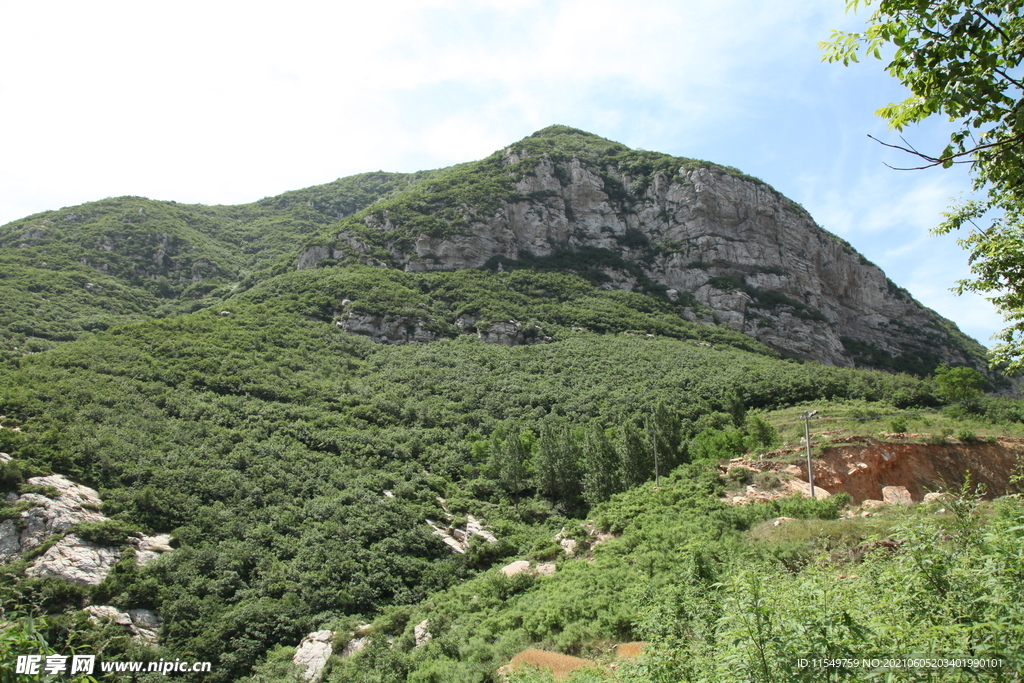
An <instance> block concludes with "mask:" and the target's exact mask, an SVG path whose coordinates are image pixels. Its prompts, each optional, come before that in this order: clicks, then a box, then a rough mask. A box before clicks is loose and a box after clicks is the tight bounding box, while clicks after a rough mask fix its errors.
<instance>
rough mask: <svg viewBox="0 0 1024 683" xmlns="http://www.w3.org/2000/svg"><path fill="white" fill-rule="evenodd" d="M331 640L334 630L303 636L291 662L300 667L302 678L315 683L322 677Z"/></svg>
mask: <svg viewBox="0 0 1024 683" xmlns="http://www.w3.org/2000/svg"><path fill="white" fill-rule="evenodd" d="M333 641H334V631H315V632H313V633H310V634H309V635H308V636H306V637H305V638H303V639H302V642H301V643H299V646H298V647H297V648H295V654H294V655H293V656H292V664H294V665H295V666H297V667H299V668H300V669H301V673H302V678H303V680H306V681H309V682H310V683H317V682H318V681H320V680H321V679H322V678H323V674H324V667H326V666H327V660H328V659H329V658H330V656H331V650H332V647H331V643H332V642H333Z"/></svg>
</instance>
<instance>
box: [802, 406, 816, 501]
mask: <svg viewBox="0 0 1024 683" xmlns="http://www.w3.org/2000/svg"><path fill="white" fill-rule="evenodd" d="M817 414H818V411H817V410H812V411H811V412H809V413H804V414H803V418H804V441H805V442H806V443H807V481H808V483H809V484H810V485H811V498H814V497H815V496H814V466H813V465H811V428H810V426H809V422H810V419H811V418H812V417H814V416H815V415H817Z"/></svg>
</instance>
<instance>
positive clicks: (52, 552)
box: [25, 534, 121, 586]
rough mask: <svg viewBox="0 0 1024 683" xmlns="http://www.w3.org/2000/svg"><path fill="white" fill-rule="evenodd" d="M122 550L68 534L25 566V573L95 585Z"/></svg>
mask: <svg viewBox="0 0 1024 683" xmlns="http://www.w3.org/2000/svg"><path fill="white" fill-rule="evenodd" d="M120 554H121V553H120V551H119V550H118V549H117V548H103V547H100V546H98V545H93V544H92V543H89V542H88V541H86V540H84V539H82V538H79V537H78V536H76V535H74V534H68V535H67V536H65V537H64V538H62V539H60V540H59V541H57V543H55V544H54V545H53V546H52V547H50V549H49V550H47V551H46V552H45V553H43V555H42V556H41V557H37V558H36V559H35V561H33V562H32V564H31V565H29V567H28V568H27V569H26V570H25V575H26V576H31V577H44V576H55V577H57V578H60V579H64V580H65V581H67V582H68V583H74V584H78V585H80V586H95V585H97V584H99V583H100V582H101V581H103V579H105V578H106V577H107V574H108V573H109V572H110V570H111V568H113V566H114V565H115V564H116V563H117V560H118V558H119V557H120Z"/></svg>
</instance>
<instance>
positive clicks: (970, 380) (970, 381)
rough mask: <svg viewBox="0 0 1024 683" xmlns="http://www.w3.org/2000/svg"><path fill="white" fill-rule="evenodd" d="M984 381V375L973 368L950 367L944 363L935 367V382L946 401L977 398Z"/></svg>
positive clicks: (958, 401) (956, 401) (957, 401)
mask: <svg viewBox="0 0 1024 683" xmlns="http://www.w3.org/2000/svg"><path fill="white" fill-rule="evenodd" d="M984 383H985V377H984V376H982V374H981V373H980V372H978V371H977V370H975V369H974V368H968V367H963V366H961V367H956V368H951V367H949V366H948V365H946V364H945V363H943V364H942V365H940V366H939V367H937V368H935V384H936V385H938V387H939V393H940V394H941V395H942V396H943V398H945V399H946V400H947V401H952V402H954V403H961V402H963V401H970V400H971V399H974V398H977V397H978V396H979V395H980V394H981V387H982V385H983V384H984Z"/></svg>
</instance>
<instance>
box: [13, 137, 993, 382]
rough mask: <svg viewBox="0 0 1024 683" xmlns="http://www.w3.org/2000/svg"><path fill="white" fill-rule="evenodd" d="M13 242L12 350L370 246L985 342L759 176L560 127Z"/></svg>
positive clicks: (857, 362)
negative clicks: (480, 148) (438, 161)
mask: <svg viewBox="0 0 1024 683" xmlns="http://www.w3.org/2000/svg"><path fill="white" fill-rule="evenodd" d="M0 258H2V259H3V261H2V263H3V265H4V268H3V269H2V272H3V273H4V274H3V277H4V279H5V280H6V284H5V289H7V290H8V291H11V292H16V293H17V294H16V295H14V296H9V297H7V298H6V300H5V303H4V305H3V308H2V309H0V330H3V332H2V333H0V351H2V353H3V354H4V355H5V356H6V357H16V356H18V355H20V354H21V353H24V352H26V351H27V352H32V351H35V350H41V349H44V348H50V347H51V346H52V345H53V343H55V342H59V341H64V340H67V339H72V338H76V337H77V336H78V335H80V334H81V333H82V332H84V331H89V330H93V329H104V328H105V327H106V326H109V325H110V324H115V323H118V322H125V321H130V320H138V319H141V317H144V316H147V315H156V316H164V315H169V314H173V313H177V312H181V311H188V310H196V309H198V308H200V307H205V306H210V305H215V302H217V301H219V300H223V299H226V298H229V297H230V296H231V295H232V293H233V292H236V291H238V290H239V289H247V288H249V287H251V286H253V285H254V284H256V283H258V282H262V281H265V280H267V279H269V278H271V277H273V276H275V275H280V274H283V273H284V272H286V271H287V270H289V269H292V268H296V267H297V268H298V269H300V270H301V269H304V268H309V267H313V266H317V267H329V266H336V265H348V264H353V263H363V264H367V265H372V266H382V267H387V268H395V269H400V270H403V271H407V272H420V271H433V270H453V269H465V268H471V269H483V270H486V271H491V272H494V271H497V270H499V269H500V270H510V269H517V268H527V269H531V270H538V269H539V270H556V271H560V272H566V271H569V272H573V273H577V274H579V275H581V276H582V277H584V278H585V279H587V280H589V281H590V282H592V283H594V284H597V285H600V286H602V287H604V288H606V289H621V290H624V291H633V292H637V293H642V294H645V295H647V296H650V297H652V298H655V299H657V300H659V301H660V302H661V303H662V304H663V305H665V306H666V307H668V308H671V309H672V310H673V311H674V312H675V313H676V314H677V315H679V316H681V317H682V318H685V319H686V320H689V321H694V322H700V323H702V324H705V325H712V326H713V325H721V326H723V327H728V328H730V329H733V330H736V331H738V332H742V333H744V334H746V335H748V336H750V337H752V338H754V339H757V340H758V341H760V342H761V343H762V344H765V345H767V346H769V347H771V348H774V349H776V350H778V351H780V352H782V353H783V354H786V355H790V356H794V357H796V358H800V359H804V360H816V361H819V362H822V363H826V364H829V365H845V366H856V367H869V368H878V369H885V370H896V371H905V372H911V373H914V374H917V375H927V374H928V373H930V372H931V371H932V369H934V368H935V367H936V366H937V365H938V364H939V363H942V362H946V363H950V364H954V365H965V364H966V365H970V366H973V367H976V368H977V369H979V370H982V371H984V372H987V370H985V350H984V349H983V348H982V347H981V346H980V345H979V344H977V343H976V342H975V341H974V340H971V339H969V338H968V337H966V336H965V335H963V334H962V333H961V332H960V331H959V330H958V329H957V328H956V326H955V325H954V324H953V323H951V322H950V321H948V320H945V319H944V318H942V317H941V316H938V315H937V314H936V313H934V312H933V311H930V310H928V309H926V308H924V307H922V306H921V305H920V304H918V303H917V302H916V301H914V300H913V298H912V297H911V296H910V294H909V293H908V292H906V291H905V290H902V289H900V288H899V287H896V286H895V285H894V284H893V283H892V282H891V281H890V280H888V279H887V278H886V277H885V275H884V273H882V271H881V270H879V269H878V268H877V267H875V266H874V265H873V264H871V263H870V262H868V261H867V260H866V259H864V257H863V256H861V255H860V254H858V253H857V252H855V251H854V250H853V249H852V247H850V245H849V244H847V243H846V242H844V241H843V240H841V239H839V238H838V237H836V236H835V235H832V234H830V233H828V232H826V231H825V230H822V229H821V228H819V227H818V226H817V225H816V224H815V223H814V221H813V219H812V218H811V217H810V216H809V215H808V214H807V212H806V211H804V210H803V209H802V208H801V207H800V206H798V205H797V204H795V203H794V202H792V201H791V200H789V199H787V198H785V197H783V196H782V195H780V194H779V193H778V192H776V191H775V190H773V189H772V188H771V187H769V186H768V185H767V184H765V183H764V182H762V181H760V180H758V179H756V178H751V177H749V176H746V175H744V174H743V173H741V172H740V171H738V170H736V169H731V168H726V167H722V166H718V165H716V164H713V163H710V162H705V161H696V160H692V159H685V158H678V157H671V156H669V155H665V154H659V153H656V152H646V151H634V150H630V149H628V148H627V147H625V146H623V145H620V144H618V143H614V142H611V141H609V140H605V139H603V138H600V137H598V136H595V135H591V134H589V133H584V132H582V131H578V130H575V129H571V128H567V127H564V126H552V127H549V128H546V129H544V130H541V131H538V132H537V133H535V134H533V135H531V136H530V137H528V138H525V139H523V140H521V141H519V142H517V143H514V144H513V145H511V146H509V147H507V148H505V149H503V150H500V151H498V152H495V153H494V154H493V155H491V156H490V157H488V158H486V159H483V160H481V161H476V162H470V163H466V164H460V165H458V166H453V167H451V168H447V169H441V170H438V171H429V172H421V173H415V174H395V173H382V172H381V173H365V174H361V175H357V176H351V177H348V178H342V179H339V180H337V181H335V182H333V183H329V184H326V185H321V186H316V187H312V188H307V189H305V190H299V191H295V192H289V193H285V194H283V195H280V196H277V197H270V198H267V199H263V200H260V201H258V202H254V203H252V204H247V205H241V206H212V207H207V206H189V205H181V204H177V203H175V202H165V201H153V200H148V199H144V198H138V197H122V198H118V199H107V200H103V201H100V202H94V203H91V204H85V205H82V206H79V207H69V208H66V209H62V210H60V211H51V212H46V213H43V214H38V215H35V216H30V217H28V218H25V219H22V220H19V221H15V222H13V223H10V224H8V225H6V226H3V227H0ZM57 298H59V299H60V301H61V302H64V303H65V308H64V309H63V310H62V309H61V304H60V303H58V302H57V301H56V299H57ZM339 310H340V308H339ZM446 322H448V323H449V324H456V322H457V321H456V320H455V319H449V320H447V321H446ZM411 323H412V324H414V325H415V320H413V321H411ZM465 325H468V326H469V327H473V321H470V322H468V323H466V324H465ZM465 325H464V326H465ZM383 336H386V335H383ZM396 341H398V340H396ZM15 347H16V348H15ZM992 379H993V380H997V377H995V376H993V377H992Z"/></svg>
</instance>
